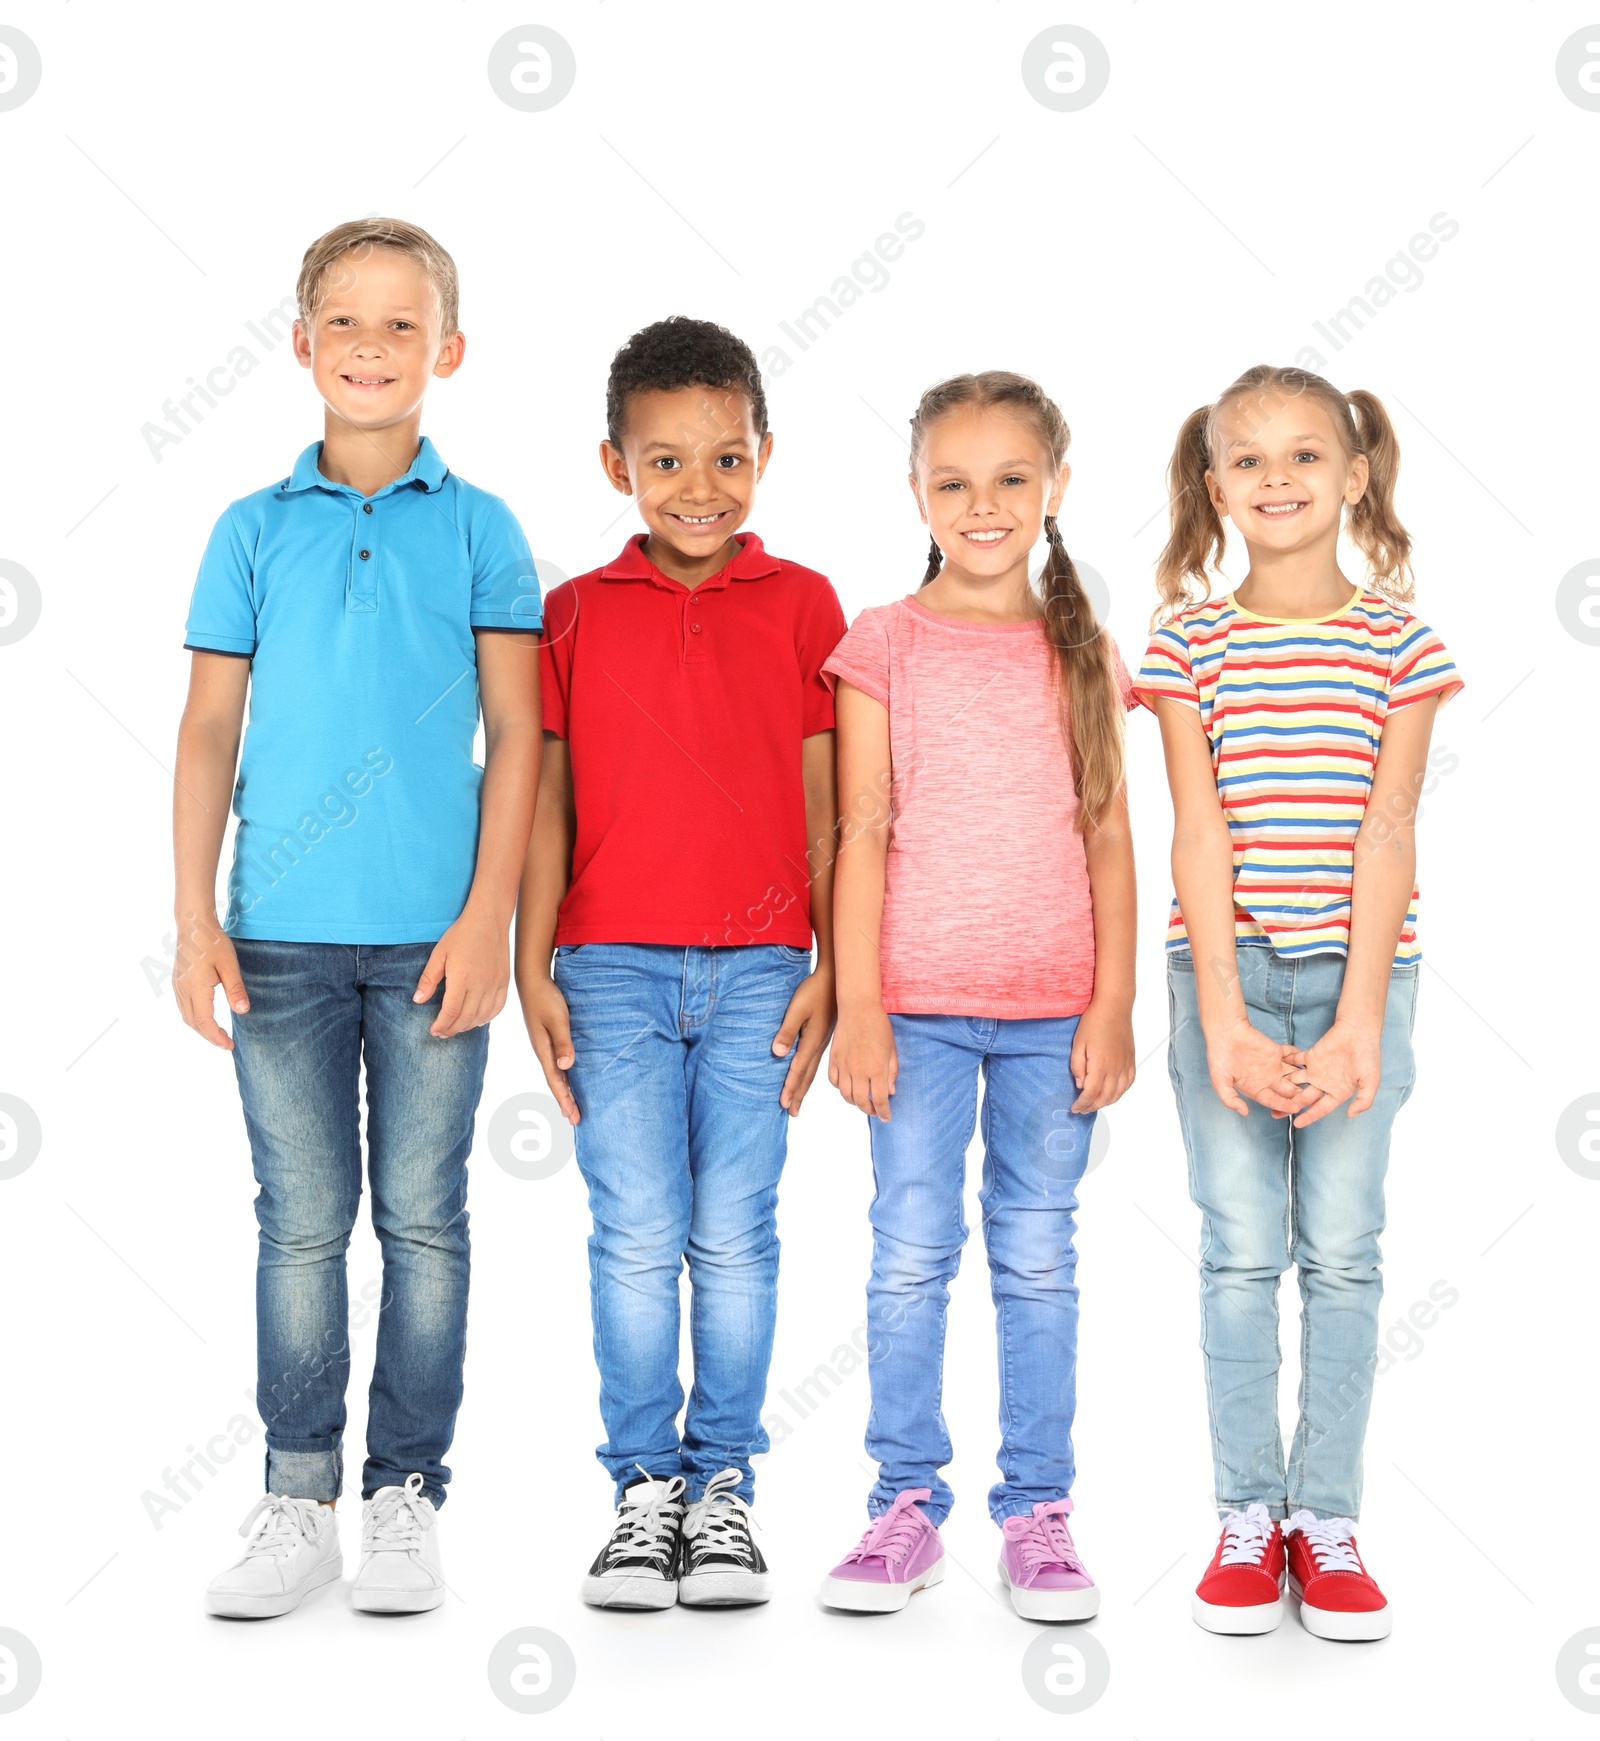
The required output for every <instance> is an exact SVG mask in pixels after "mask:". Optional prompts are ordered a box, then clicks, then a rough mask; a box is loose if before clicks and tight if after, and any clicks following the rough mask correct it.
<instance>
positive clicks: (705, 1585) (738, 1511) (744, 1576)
mask: <svg viewBox="0 0 1600 1741" xmlns="http://www.w3.org/2000/svg"><path fill="white" fill-rule="evenodd" d="M741 1480H743V1476H742V1475H741V1474H740V1473H739V1471H738V1470H737V1469H724V1470H723V1471H722V1473H721V1474H720V1475H713V1476H712V1478H711V1480H710V1481H709V1482H707V1484H706V1490H705V1492H704V1493H703V1494H702V1495H701V1496H700V1498H698V1499H696V1500H694V1501H692V1502H691V1503H690V1505H689V1507H688V1509H687V1511H686V1512H685V1513H684V1518H683V1540H682V1546H681V1547H680V1549H679V1552H678V1600H679V1601H680V1602H683V1603H686V1604H687V1605H688V1606H689V1607H691V1608H696V1607H703V1608H718V1607H730V1606H732V1605H733V1604H735V1603H741V1602H765V1601H766V1600H767V1598H768V1597H769V1596H770V1595H771V1591H770V1590H768V1588H767V1583H768V1579H767V1562H766V1561H765V1560H764V1559H762V1557H761V1550H760V1548H758V1547H757V1546H756V1544H755V1542H754V1541H753V1540H752V1539H751V1536H750V1526H751V1524H752V1523H753V1522H754V1519H753V1518H752V1517H751V1515H750V1507H749V1506H748V1505H746V1504H745V1502H744V1501H743V1500H742V1499H741V1498H740V1497H739V1495H738V1494H737V1493H735V1492H734V1491H733V1490H734V1489H735V1488H736V1487H737V1486H738V1485H739V1483H740V1481H741Z"/></svg>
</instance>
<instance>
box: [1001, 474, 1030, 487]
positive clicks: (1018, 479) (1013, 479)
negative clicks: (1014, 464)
mask: <svg viewBox="0 0 1600 1741" xmlns="http://www.w3.org/2000/svg"><path fill="white" fill-rule="evenodd" d="M1027 481H1028V480H1027V479H1026V478H1023V477H1018V476H1017V474H1016V473H1015V472H1013V473H1012V474H1011V476H1010V477H1008V478H1001V480H1000V482H1001V483H1003V484H1025V483H1026V482H1027Z"/></svg>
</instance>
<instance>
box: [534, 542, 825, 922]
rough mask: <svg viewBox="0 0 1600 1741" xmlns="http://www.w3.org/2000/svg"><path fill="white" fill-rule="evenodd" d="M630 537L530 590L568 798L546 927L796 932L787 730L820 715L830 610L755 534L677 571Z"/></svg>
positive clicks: (812, 729) (798, 874) (799, 788)
mask: <svg viewBox="0 0 1600 1741" xmlns="http://www.w3.org/2000/svg"><path fill="white" fill-rule="evenodd" d="M644 542H645V539H644V534H642V533H641V534H640V535H638V536H637V537H635V538H631V539H630V540H629V541H628V543H627V545H626V546H625V548H624V549H623V552H622V554H621V555H620V556H619V557H618V558H617V559H616V561H614V562H610V563H607V564H606V566H605V567H603V568H597V569H595V570H594V571H593V572H592V573H590V574H582V575H579V576H578V578H577V579H576V580H569V581H567V582H566V583H565V584H563V585H561V586H558V587H557V588H556V589H555V590H554V591H553V592H552V593H550V595H549V596H548V598H547V599H546V600H545V602H544V612H545V626H544V635H543V638H542V640H541V642H540V678H541V686H542V693H543V697H544V724H545V729H546V730H547V731H553V732H555V733H556V734H557V735H558V736H560V737H563V738H565V739H566V740H567V744H568V748H569V752H570V755H571V758H572V786H573V801H574V805H575V807H576V810H577V834H576V838H575V840H574V843H573V852H572V880H571V883H570V885H569V887H568V889H567V895H566V899H565V900H564V901H563V902H562V903H561V912H560V917H559V919H558V921H557V925H556V942H557V943H558V944H559V943H674V944H685V945H688V944H742V943H789V944H793V945H795V946H796V947H798V948H801V949H805V948H809V947H810V944H811V912H810V899H811V896H810V874H809V869H808V864H807V859H806V848H807V841H806V815H805V791H804V787H803V784H802V781H801V771H800V745H801V740H802V739H804V738H807V737H810V736H812V735H814V734H815V733H817V732H822V731H831V730H832V729H833V697H832V694H831V693H830V691H829V688H828V685H827V684H826V683H825V682H824V681H823V679H822V675H821V673H822V662H823V660H825V659H826V658H827V657H828V655H829V654H830V653H831V652H832V651H833V649H834V648H835V647H836V646H837V645H838V643H839V641H840V640H841V639H842V637H843V635H844V630H845V621H844V612H843V611H842V610H841V609H840V606H839V600H838V598H837V596H836V595H835V593H834V590H833V588H832V586H830V585H829V583H828V582H827V580H826V579H825V578H824V577H823V576H822V575H820V574H817V573H814V572H813V571H812V570H811V569H809V568H801V567H800V566H799V564H797V563H793V562H784V561H782V560H781V559H780V558H778V557H776V556H771V555H769V554H768V553H767V552H766V551H765V550H764V549H763V548H762V545H761V540H760V539H759V538H757V537H756V536H755V534H754V533H745V534H744V535H743V537H742V538H741V540H740V549H739V553H738V555H737V556H735V557H734V558H733V560H732V561H731V562H730V563H729V564H728V565H727V567H726V568H724V569H723V570H722V571H721V573H719V574H716V575H713V576H712V577H711V579H709V580H706V581H702V582H701V583H700V585H699V586H697V587H693V588H690V587H686V586H684V585H683V584H682V582H680V581H676V580H671V579H669V578H668V577H667V576H666V575H664V574H663V573H662V572H661V570H660V569H658V568H657V567H656V566H655V564H654V563H653V562H651V561H650V560H649V558H648V557H647V556H646V555H645V554H644Z"/></svg>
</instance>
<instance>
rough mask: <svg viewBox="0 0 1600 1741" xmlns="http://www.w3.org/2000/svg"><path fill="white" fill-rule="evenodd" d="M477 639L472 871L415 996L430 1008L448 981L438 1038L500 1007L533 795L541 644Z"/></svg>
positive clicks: (506, 637)
mask: <svg viewBox="0 0 1600 1741" xmlns="http://www.w3.org/2000/svg"><path fill="white" fill-rule="evenodd" d="M474 638H475V640H476V643H477V651H478V691H479V694H480V696H481V698H482V706H483V733H484V765H483V785H482V789H481V792H480V796H479V821H478V858H477V865H476V868H475V869H474V871H473V876H472V888H471V890H470V891H469V892H468V895H467V904H466V906H464V907H463V908H462V909H461V916H460V918H458V919H457V920H456V922H455V923H454V924H453V925H452V926H451V927H450V928H449V930H448V931H446V932H445V934H444V936H443V937H441V938H440V939H439V941H438V944H437V945H436V946H435V948H434V951H433V953H432V955H431V956H430V957H429V958H428V965H427V966H426V967H425V968H424V969H423V973H422V978H421V979H420V980H418V982H417V989H416V994H415V1001H416V1002H418V1003H426V1002H427V1001H428V999H429V998H431V997H432V996H433V994H434V992H435V990H437V988H438V985H439V981H440V980H441V979H442V980H444V981H445V995H444V1002H443V1004H442V1006H441V1007H440V1010H439V1014H438V1017H437V1018H436V1019H435V1021H434V1023H433V1025H432V1027H431V1028H430V1029H429V1032H430V1033H432V1034H436V1035H438V1036H439V1037H440V1038H441V1039H443V1038H445V1037H446V1036H448V1035H450V1034H459V1033H463V1032H465V1031H466V1030H467V1029H468V1028H476V1027H481V1026H482V1025H483V1024H484V1023H485V1022H488V1021H492V1020H493V1019H494V1017H495V1016H497V1015H498V1014H499V1013H500V1011H501V1010H502V1009H503V1008H504V1007H505V1001H506V990H507V988H508V987H509V985H510V983H511V958H510V943H509V941H508V934H509V931H510V927H511V915H512V913H513V911H514V910H515V908H516V903H517V880H518V878H519V877H520V875H521V874H522V865H523V860H524V859H525V858H526V857H527V852H528V834H529V831H530V829H531V828H532V826H533V808H534V800H535V797H536V795H537V792H538V787H539V645H538V641H537V640H536V638H535V637H534V636H532V635H529V634H520V633H515V634H514V633H509V632H507V633H498V632H494V631H490V630H481V631H479V632H478V633H477V634H476V635H475V637H474Z"/></svg>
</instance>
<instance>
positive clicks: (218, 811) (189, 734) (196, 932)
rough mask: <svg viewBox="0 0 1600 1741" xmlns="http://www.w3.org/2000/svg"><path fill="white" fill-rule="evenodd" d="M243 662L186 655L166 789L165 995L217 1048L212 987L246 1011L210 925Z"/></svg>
mask: <svg viewBox="0 0 1600 1741" xmlns="http://www.w3.org/2000/svg"><path fill="white" fill-rule="evenodd" d="M249 688H250V661H249V660H248V659H239V658H235V657H233V656H231V655H229V654H227V653H200V652H196V653H194V654H192V655H191V657H190V663H189V696H188V699H187V701H186V702H185V703H184V709H183V720H182V722H181V723H180V725H179V726H178V758H177V765H176V768H175V770H174V773H175V775H176V778H175V779H174V781H173V788H172V857H173V866H174V871H175V879H174V882H175V894H174V900H173V917H174V918H175V919H176V921H177V956H176V959H175V960H174V962H173V969H172V990H173V994H174V996H176V998H177V1000H178V1009H179V1012H180V1013H181V1014H182V1016H183V1019H184V1021H185V1022H186V1023H188V1025H189V1026H190V1027H191V1028H193V1029H194V1030H195V1032H196V1033H197V1034H199V1035H200V1036H201V1038H202V1039H206V1040H209V1041H210V1042H211V1044H212V1045H213V1046H220V1047H222V1048H223V1049H224V1050H225V1051H230V1052H231V1051H232V1050H233V1039H232V1037H231V1036H230V1035H228V1034H226V1033H224V1032H223V1030H222V1029H221V1028H220V1027H218V1025H217V1020H216V1003H215V997H216V989H217V987H218V986H219V985H220V986H221V987H222V990H223V995H224V996H225V997H226V998H227V1000H228V1004H229V1007H230V1008H232V1009H234V1010H236V1011H238V1012H239V1013H241V1014H242V1013H243V1012H244V1011H245V1010H247V1009H249V1007H250V1000H249V998H248V997H247V996H246V994H245V989H244V981H243V979H242V978H241V977H240V974H239V961H238V957H237V956H236V955H235V953H234V948H233V944H232V942H231V941H230V939H229V938H228V936H227V935H226V933H225V932H224V931H223V929H222V927H221V925H220V924H218V922H217V861H218V860H219V858H220V857H221V855H222V839H223V835H224V833H225V832H226V830H227V825H228V809H229V805H230V803H231V802H232V798H233V780H234V773H235V771H236V770H237V768H238V765H239V738H240V735H241V732H242V728H243V724H244V704H245V697H246V695H247V694H248V693H249Z"/></svg>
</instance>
